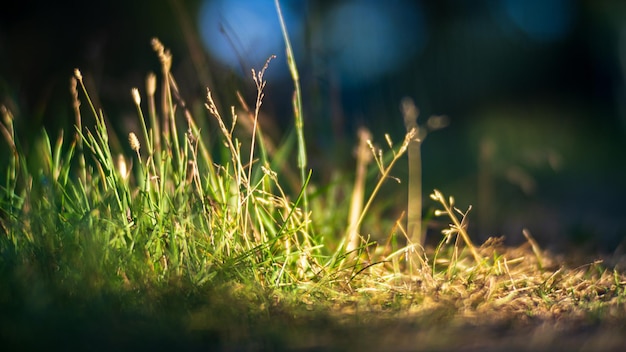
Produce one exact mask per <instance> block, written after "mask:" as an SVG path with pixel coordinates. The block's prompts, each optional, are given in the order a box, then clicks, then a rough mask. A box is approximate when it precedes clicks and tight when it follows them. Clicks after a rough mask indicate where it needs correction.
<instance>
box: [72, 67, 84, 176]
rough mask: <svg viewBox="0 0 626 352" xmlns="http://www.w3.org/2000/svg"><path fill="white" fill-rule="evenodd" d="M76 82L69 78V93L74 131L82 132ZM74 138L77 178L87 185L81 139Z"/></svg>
mask: <svg viewBox="0 0 626 352" xmlns="http://www.w3.org/2000/svg"><path fill="white" fill-rule="evenodd" d="M77 85H78V80H77V79H76V77H71V78H70V93H71V94H72V107H73V108H74V118H75V120H76V129H77V130H78V131H82V129H83V122H82V120H83V119H82V116H81V114H80V99H78V89H77ZM74 138H75V139H76V143H77V144H78V169H79V172H80V174H79V177H80V181H81V182H82V183H83V184H86V183H87V168H86V165H85V152H84V149H83V139H82V138H81V136H80V134H79V133H75V134H74Z"/></svg>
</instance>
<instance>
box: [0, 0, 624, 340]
mask: <svg viewBox="0 0 626 352" xmlns="http://www.w3.org/2000/svg"><path fill="white" fill-rule="evenodd" d="M277 5H278V2H277ZM283 31H284V33H285V37H286V38H287V35H286V29H285V28H284V27H283ZM286 40H287V39H286ZM152 46H153V48H154V50H155V52H156V54H157V56H158V57H159V59H160V61H161V68H162V71H161V75H160V80H161V87H162V91H161V96H160V98H158V99H157V97H156V95H157V93H156V86H157V84H156V83H157V79H158V78H157V76H156V75H154V74H150V75H148V78H147V80H146V93H145V96H142V92H141V90H140V89H138V88H133V89H132V90H131V94H130V99H132V101H133V102H134V104H135V106H136V109H137V118H138V121H139V126H140V130H139V131H132V130H131V131H127V138H120V139H121V140H124V139H126V140H127V141H128V143H127V145H126V147H125V148H117V149H116V148H113V147H112V145H111V144H112V143H111V142H110V140H111V139H112V137H114V136H113V135H112V134H111V131H110V129H109V128H108V120H107V119H106V118H105V115H104V113H103V111H102V110H101V109H100V108H97V107H96V106H95V105H94V104H93V101H92V99H91V98H90V95H89V92H88V91H87V89H86V88H85V85H84V83H83V77H82V74H81V73H80V71H79V70H76V71H75V74H74V77H73V78H72V80H71V86H70V89H71V95H72V97H73V107H74V114H75V117H76V131H75V134H74V135H73V136H72V137H71V138H68V137H67V136H66V135H65V134H64V133H63V132H61V133H59V135H58V137H57V138H56V139H51V138H50V137H49V135H48V133H47V132H46V131H44V132H42V135H41V136H40V139H41V142H40V145H41V148H39V149H38V150H35V151H32V152H30V153H29V154H28V155H27V153H26V152H24V151H23V150H22V149H21V147H20V143H19V140H18V138H17V137H16V132H15V129H14V124H13V121H14V117H13V115H12V114H11V112H10V111H9V110H8V109H7V108H5V107H1V109H0V112H1V113H2V118H3V120H2V123H1V124H0V132H1V133H2V135H3V137H4V140H5V141H6V143H7V145H8V146H9V148H8V150H9V152H10V158H9V159H8V160H9V163H8V166H7V169H6V172H5V173H4V181H3V184H2V186H1V187H0V202H1V203H0V229H1V230H2V232H3V233H2V236H1V237H0V253H2V256H1V257H0V275H2V276H3V278H5V277H7V275H8V276H10V277H11V280H12V282H22V283H29V282H39V281H38V280H44V281H47V282H53V283H55V285H57V286H53V287H54V288H55V289H57V290H61V291H62V290H66V291H67V292H69V293H68V294H67V295H64V296H63V297H77V296H80V295H81V294H83V295H85V292H84V291H85V288H90V289H91V290H87V291H91V292H100V290H101V289H103V288H115V289H116V290H117V291H116V292H122V296H123V297H127V296H126V294H127V293H128V292H136V291H138V292H150V291H149V290H145V288H146V287H154V286H161V287H165V288H168V287H171V286H176V285H173V284H174V283H182V285H181V286H180V287H182V288H183V289H182V290H183V291H184V292H190V291H191V292H192V293H197V292H209V290H208V289H207V288H210V292H214V291H213V289H214V288H215V287H218V288H217V289H215V290H216V291H215V292H220V293H223V292H228V294H232V295H233V296H234V297H236V298H237V299H236V300H235V301H236V302H237V304H242V303H241V302H244V303H243V304H246V302H247V303H248V304H249V305H250V307H244V308H243V309H241V311H243V312H244V313H241V312H240V311H239V310H236V312H235V313H233V314H232V315H233V316H241V315H242V314H250V316H254V317H255V318H258V319H259V321H260V322H261V323H259V324H258V326H259V328H260V329H262V328H263V325H264V324H265V323H266V325H267V324H269V323H271V322H272V318H273V317H274V316H278V317H282V318H283V319H286V320H287V321H288V322H298V323H299V324H304V325H303V329H306V328H307V327H308V326H307V325H306V324H305V323H302V322H301V320H299V319H296V318H295V317H296V316H298V317H300V316H302V315H304V314H306V313H303V312H309V311H315V314H318V313H319V310H323V311H324V312H325V313H324V314H325V315H324V316H327V317H329V319H330V321H332V322H333V324H336V325H335V326H337V327H345V326H352V325H354V326H358V327H367V326H370V325H368V324H370V323H372V322H373V325H371V326H382V325H384V324H382V323H381V322H383V323H384V322H385V321H386V320H385V319H391V318H393V319H396V321H399V322H400V323H401V324H407V325H408V326H409V327H415V326H419V327H422V326H425V327H431V329H432V327H433V326H434V327H435V328H434V329H435V331H438V332H439V333H441V331H443V330H445V329H446V328H448V327H449V326H459V325H463V324H473V325H481V324H483V325H485V326H488V327H490V326H491V325H488V323H489V324H501V325H498V326H505V327H506V326H511V325H512V324H520V323H519V322H520V321H527V322H528V321H530V322H531V323H532V319H535V318H536V317H540V318H541V319H544V320H545V321H549V320H550V319H559V318H560V317H566V318H567V319H572V320H573V321H575V322H576V324H580V325H584V324H585V323H586V322H587V321H588V319H593V317H594V316H596V315H599V316H600V317H601V319H604V318H605V317H608V318H610V319H622V320H621V321H624V320H626V314H624V311H623V304H624V301H625V299H626V289H625V287H626V276H625V275H624V274H623V273H621V272H619V271H618V270H611V269H609V268H607V267H606V266H603V265H602V263H600V262H594V263H591V264H588V265H583V266H580V267H576V268H567V267H566V266H564V265H562V264H560V263H559V262H558V261H555V260H554V258H553V256H551V255H549V253H546V252H543V251H542V250H541V248H540V247H539V245H538V244H537V243H536V241H534V239H532V237H531V236H530V232H528V231H525V232H524V235H525V236H526V237H527V239H528V242H527V243H525V244H523V245H522V246H520V247H517V248H508V247H504V246H503V244H502V240H501V239H493V238H492V239H490V240H488V241H487V242H486V243H484V244H482V245H480V246H476V245H474V243H473V242H472V240H471V238H470V235H469V234H468V232H467V221H468V217H469V211H470V209H471V207H468V210H467V211H461V210H459V209H458V208H457V207H456V206H455V201H454V198H453V197H446V196H444V195H443V194H442V193H441V192H439V191H437V190H435V191H434V192H433V194H432V195H431V199H432V200H433V201H435V202H436V206H437V207H442V208H443V209H440V210H437V211H436V212H435V215H439V216H446V217H447V218H449V219H450V221H451V225H450V227H449V228H446V229H443V230H442V239H441V241H440V244H439V246H437V247H436V248H423V236H422V230H421V228H420V227H421V222H422V219H421V211H422V204H421V176H419V175H420V174H421V162H420V156H419V152H420V151H419V145H420V143H421V141H422V140H423V138H424V137H425V134H424V133H425V131H427V130H434V129H436V128H438V127H441V126H442V124H441V121H438V122H437V121H434V122H433V123H432V124H431V123H430V122H427V126H426V127H420V126H417V122H416V120H417V110H416V108H415V106H414V105H411V104H412V102H409V101H404V103H403V105H404V114H405V120H406V121H407V133H406V135H405V136H404V139H403V140H402V142H401V143H399V145H396V144H394V143H393V142H392V140H391V137H390V136H389V135H386V138H385V139H386V142H387V145H388V147H389V151H388V152H387V153H383V151H382V150H381V149H380V148H377V147H375V146H374V143H373V141H372V140H371V136H370V135H369V134H368V133H367V131H366V130H361V132H360V135H359V146H358V147H357V154H356V157H357V170H356V175H355V182H354V185H352V187H350V185H347V186H344V187H345V189H343V190H341V191H342V192H337V193H347V192H348V191H349V189H350V188H351V189H352V198H351V201H350V205H349V208H350V210H349V212H342V211H339V209H334V208H332V205H333V204H334V198H333V199H331V198H332V197H333V192H335V191H336V190H334V189H333V187H331V186H328V187H327V188H325V190H326V193H324V192H322V191H320V193H318V194H316V196H315V197H311V198H310V199H308V198H307V194H308V192H309V190H308V187H311V185H310V184H309V183H310V177H311V173H310V171H308V170H306V146H305V144H304V132H303V124H302V111H301V109H302V108H301V101H300V99H301V97H300V93H299V83H298V76H297V70H296V68H295V62H293V56H292V54H288V56H290V55H291V56H290V57H291V60H290V61H289V62H290V68H291V70H292V75H293V79H294V82H295V85H296V89H295V91H296V92H295V95H294V96H295V98H294V102H293V104H294V110H295V115H294V118H295V126H296V133H297V136H298V144H297V150H295V153H296V156H297V158H298V160H299V162H298V165H297V167H298V171H299V174H300V184H299V185H297V186H299V187H291V189H292V190H291V191H289V190H286V189H285V188H284V187H283V186H282V184H281V180H282V177H281V176H282V175H283V173H284V172H289V171H291V170H290V169H288V165H286V163H284V160H285V157H284V154H286V153H289V152H294V151H291V150H280V151H278V152H276V150H275V147H274V144H273V143H272V141H271V140H269V139H268V138H267V137H265V136H264V134H263V133H262V131H261V129H260V127H259V124H258V117H259V113H260V109H261V106H262V102H263V97H264V89H265V88H266V81H265V79H264V76H265V72H266V70H268V69H270V61H271V58H270V59H268V61H267V62H266V64H265V65H264V66H263V67H262V68H261V69H260V70H258V71H257V70H252V72H251V73H252V82H253V83H254V84H255V87H256V89H257V96H256V101H255V103H254V108H253V109H249V108H247V104H245V102H244V101H243V99H242V98H241V96H239V97H240V100H241V101H242V105H244V111H245V112H246V115H247V116H245V117H243V118H240V117H239V116H238V115H237V113H236V109H235V108H234V107H231V108H230V109H229V110H227V112H226V113H225V112H224V111H221V110H220V109H219V108H218V106H217V104H216V103H215V101H214V100H213V98H212V92H211V91H210V90H208V91H207V97H206V105H205V107H206V115H205V116H202V117H200V118H205V119H211V120H212V121H214V123H215V125H216V126H217V129H218V130H219V132H220V135H219V139H218V140H217V141H213V142H212V143H209V139H208V137H207V133H206V132H207V131H202V130H201V129H200V128H199V127H198V126H199V125H200V124H199V123H198V121H199V120H198V119H197V117H196V116H193V115H192V114H191V112H190V111H189V110H188V109H187V108H186V104H185V102H184V100H183V98H182V96H181V94H180V92H179V91H178V87H177V84H176V81H175V79H174V77H173V75H172V73H171V71H170V69H171V65H172V57H171V53H170V52H169V51H168V50H167V49H166V48H165V47H164V45H163V44H162V43H161V42H160V41H158V40H157V39H154V40H153V41H152ZM287 46H288V47H289V45H288V44H287ZM289 52H290V49H288V53H289ZM79 88H80V92H79ZM158 100H160V103H161V109H160V111H157V109H156V106H157V101H158ZM84 101H86V102H87V107H88V108H87V111H88V113H90V114H91V115H93V117H94V119H95V126H93V127H85V126H83V123H82V120H83V118H82V115H83V113H84V111H83V109H82V108H81V107H82V106H83V104H81V102H84ZM146 102H147V109H148V110H147V114H145V113H144V105H145V104H146ZM411 106H412V108H411ZM412 109H413V110H412ZM146 116H147V118H146ZM243 119H248V120H249V121H247V126H248V127H247V131H248V135H247V136H245V138H251V139H250V141H249V146H250V148H249V149H248V148H242V145H243V143H242V139H241V138H244V137H243V136H242V135H241V134H239V133H238V132H237V128H236V127H237V126H238V124H239V123H241V121H242V120H243ZM429 121H430V120H429ZM437 123H439V124H437ZM53 141H54V142H53ZM280 148H281V147H279V148H278V149H280ZM407 152H408V154H409V162H410V163H411V164H412V165H414V167H410V170H409V173H410V175H409V200H410V201H409V205H408V209H407V214H408V215H407V218H408V225H407V227H406V230H405V228H404V227H403V225H402V221H401V220H402V217H400V219H398V220H397V221H396V225H395V226H394V227H393V228H392V229H390V232H389V234H388V237H387V240H386V241H384V243H383V242H382V241H381V243H376V242H374V241H371V240H370V238H369V236H367V235H365V234H363V233H362V229H361V225H362V223H363V221H364V219H365V218H366V217H368V216H371V213H370V211H371V208H372V205H373V203H374V201H375V200H376V199H377V197H379V193H380V190H381V188H382V185H383V184H384V183H385V182H387V181H388V180H390V179H394V178H393V177H392V176H391V172H392V170H393V167H394V165H396V164H397V162H398V161H399V160H401V159H402V157H403V156H404V154H406V153H407ZM372 160H373V161H374V164H375V165H374V167H373V168H372V169H374V170H375V171H377V172H378V173H379V175H378V179H377V181H376V183H375V185H374V187H373V189H372V191H371V192H370V194H369V195H368V194H366V188H365V187H364V185H365V183H366V182H367V181H368V180H367V172H366V171H367V169H368V165H369V163H370V162H371V161H372ZM284 170H288V171H284ZM411 199H412V200H413V202H412V201H411ZM328 205H331V208H332V209H326V212H328V213H335V214H346V216H345V217H344V218H340V217H335V218H333V221H334V222H333V223H330V224H321V223H320V222H319V221H320V217H318V214H316V213H310V211H309V206H311V208H310V209H323V208H324V207H328ZM346 218H347V221H346ZM323 220H326V219H323ZM346 223H347V228H346ZM323 226H325V227H326V228H330V229H331V231H332V229H334V232H335V233H331V234H328V233H325V234H324V235H319V234H318V233H316V230H319V229H320V228H322V227H323ZM9 271H11V272H12V273H10V274H7V272H9ZM170 284H172V285H170ZM22 285H24V286H25V285H26V284H22ZM7 287H12V286H10V285H9V286H7ZM203 289H207V291H202V290H203ZM5 290H6V289H5ZM0 292H3V291H0ZM177 292H178V291H177ZM5 293H6V292H5ZM11 294H12V295H13V296H15V297H18V296H19V295H18V294H13V293H10V294H9V296H10V295H11ZM5 296H7V294H4V295H3V296H0V297H5ZM95 296H97V295H96V294H94V297H95ZM199 296H202V293H201V294H199ZM90 297H91V296H90ZM151 297H155V298H154V299H155V300H159V299H161V298H160V296H159V295H158V294H154V293H152V295H151ZM188 297H193V299H194V300H195V299H198V296H197V295H194V294H191V293H190V294H189V296H188ZM205 298H206V297H205ZM137 304H138V305H140V304H141V303H137ZM155 304H156V303H155ZM224 304H225V305H228V303H224ZM183 306H184V305H183ZM253 306H254V307H253ZM184 307H185V309H188V308H187V306H184ZM212 309H216V311H222V310H221V309H222V308H215V307H214V308H212ZM212 313H214V312H213V311H210V312H208V313H207V312H206V311H205V310H204V308H203V307H202V308H197V309H196V310H195V311H194V312H192V313H191V314H189V315H185V317H184V318H180V319H181V320H182V321H185V322H187V323H188V324H189V326H191V327H193V329H198V330H200V331H204V330H203V329H206V331H207V333H215V330H214V329H218V330H217V331H218V333H223V334H228V333H229V332H232V330H228V328H229V327H224V326H222V325H223V324H222V322H221V321H219V322H218V323H215V322H213V321H208V322H207V321H204V320H202V319H199V318H198V316H199V315H202V316H206V315H210V314H212ZM185 314H186V313H185ZM316 317H319V315H318V316H316ZM233 319H234V320H233V323H241V320H237V318H233ZM250 319H252V318H250ZM264 319H265V320H264ZM286 325H289V324H286ZM216 326H217V327H216ZM265 328H267V327H265ZM219 329H224V330H219ZM268 331H269V333H272V331H271V330H268ZM428 331H431V330H428ZM386 332H387V333H391V332H390V331H386ZM415 336H419V335H415ZM415 336H413V335H410V336H403V337H404V338H406V339H405V340H404V341H407V345H406V346H404V345H402V346H397V348H399V349H407V348H409V347H411V346H414V345H412V343H417V342H419V341H416V340H415V339H416V337H415ZM460 336H463V335H460ZM421 338H422V342H423V341H429V342H430V344H426V345H422V346H425V348H427V347H428V346H435V347H436V346H437V344H436V342H437V341H435V340H434V339H431V340H429V339H425V340H424V339H423V338H424V336H421ZM373 346H378V345H376V344H372V345H369V347H370V348H374V347H373ZM380 347H385V345H381V346H380ZM386 347H388V346H386ZM457 347H458V346H457ZM537 347H543V346H537Z"/></svg>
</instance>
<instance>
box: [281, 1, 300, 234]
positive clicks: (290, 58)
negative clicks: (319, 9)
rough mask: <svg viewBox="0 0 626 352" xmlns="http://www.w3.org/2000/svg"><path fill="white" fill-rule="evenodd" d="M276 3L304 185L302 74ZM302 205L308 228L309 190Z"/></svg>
mask: <svg viewBox="0 0 626 352" xmlns="http://www.w3.org/2000/svg"><path fill="white" fill-rule="evenodd" d="M274 3H275V4H276V11H277V12H278V19H279V21H280V28H281V30H282V32H283V38H284V41H285V52H286V55H287V65H288V66H289V72H290V73H291V78H292V80H293V84H294V87H295V92H294V95H293V110H294V117H295V127H296V134H297V137H298V168H299V169H300V180H301V181H302V187H304V185H305V184H306V178H307V177H306V176H307V172H306V167H307V155H306V144H305V142H304V121H303V114H302V92H301V89H300V75H299V74H298V68H297V67H296V59H295V58H294V55H293V50H292V48H291V41H290V40H289V34H288V32H287V26H286V25H285V20H284V18H283V13H282V10H281V9H280V4H279V1H278V0H274ZM302 207H303V208H304V216H305V222H306V225H305V226H307V228H308V226H309V225H308V224H309V221H308V217H309V201H308V197H307V192H306V190H305V192H304V193H303V197H302Z"/></svg>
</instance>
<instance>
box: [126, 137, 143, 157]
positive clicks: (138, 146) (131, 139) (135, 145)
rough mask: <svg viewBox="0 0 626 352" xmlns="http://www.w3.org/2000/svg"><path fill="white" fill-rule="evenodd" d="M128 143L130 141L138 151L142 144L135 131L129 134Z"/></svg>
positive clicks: (131, 146) (133, 148)
mask: <svg viewBox="0 0 626 352" xmlns="http://www.w3.org/2000/svg"><path fill="white" fill-rule="evenodd" d="M128 143H130V148H131V149H132V150H134V151H135V152H136V153H139V148H140V147H141V144H139V138H137V135H136V134H135V133H134V132H131V133H129V134H128Z"/></svg>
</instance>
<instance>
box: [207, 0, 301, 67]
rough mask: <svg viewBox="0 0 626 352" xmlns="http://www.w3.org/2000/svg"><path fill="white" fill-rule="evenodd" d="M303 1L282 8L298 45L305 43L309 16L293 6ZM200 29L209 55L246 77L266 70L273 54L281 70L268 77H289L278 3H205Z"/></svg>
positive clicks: (268, 0) (225, 0) (270, 0)
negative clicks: (266, 63)
mask: <svg viewBox="0 0 626 352" xmlns="http://www.w3.org/2000/svg"><path fill="white" fill-rule="evenodd" d="M303 2H304V1H303V0H295V1H285V2H284V4H283V6H282V13H283V16H284V19H285V22H286V26H287V28H288V30H289V36H290V38H291V40H292V41H293V42H294V43H296V44H298V43H302V39H303V37H302V35H303V25H304V19H305V18H304V15H305V14H304V13H303V12H302V11H297V10H298V9H297V8H295V9H294V8H293V6H294V5H298V4H302V3H303ZM294 10H296V11H294ZM198 30H199V33H200V37H201V39H202V44H203V45H204V47H205V49H206V50H207V52H208V53H210V54H211V55H212V56H213V57H214V58H215V59H217V60H218V61H219V62H220V63H222V64H223V65H226V66H228V67H230V68H231V69H233V70H235V71H237V72H238V73H239V74H240V75H242V76H246V77H247V76H249V74H250V69H251V68H259V67H262V66H263V65H264V64H265V61H266V60H267V59H268V58H269V57H270V56H271V55H277V56H278V60H277V61H278V62H279V63H275V64H273V65H272V66H276V65H277V66H278V67H273V69H272V70H270V71H268V76H267V78H268V79H272V78H277V76H278V78H284V77H286V76H288V75H289V71H288V69H287V68H286V60H285V55H284V52H285V49H284V41H283V34H282V32H281V28H280V23H279V20H278V16H277V15H276V7H275V5H274V0H234V1H233V0H204V1H202V3H201V5H200V9H199V11H198ZM296 48H298V49H301V46H296Z"/></svg>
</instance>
